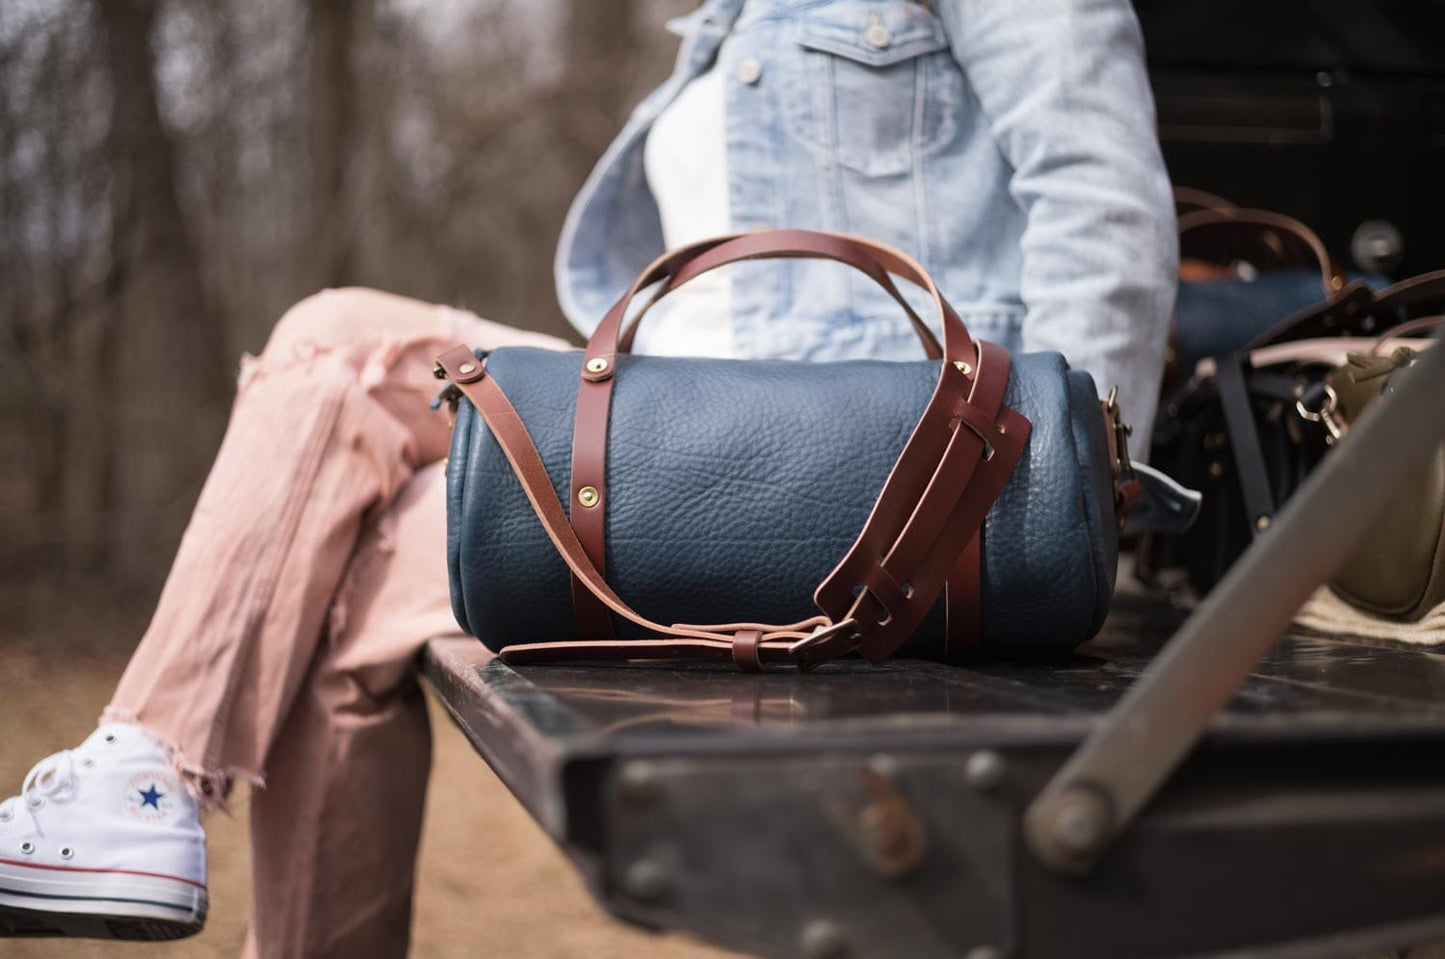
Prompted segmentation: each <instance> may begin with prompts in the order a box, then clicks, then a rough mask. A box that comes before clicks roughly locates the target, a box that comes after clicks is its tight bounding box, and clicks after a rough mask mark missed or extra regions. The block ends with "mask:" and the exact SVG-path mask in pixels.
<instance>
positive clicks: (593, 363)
mask: <svg viewBox="0 0 1445 959" xmlns="http://www.w3.org/2000/svg"><path fill="white" fill-rule="evenodd" d="M587 372H588V373H605V372H607V361H606V360H604V359H603V358H602V357H600V356H599V357H597V358H596V359H595V360H588V361H587Z"/></svg>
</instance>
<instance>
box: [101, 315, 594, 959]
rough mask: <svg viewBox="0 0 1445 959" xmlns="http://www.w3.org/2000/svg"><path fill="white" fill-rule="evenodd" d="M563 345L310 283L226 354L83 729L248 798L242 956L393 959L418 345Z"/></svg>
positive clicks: (418, 754)
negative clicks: (202, 462) (160, 550)
mask: <svg viewBox="0 0 1445 959" xmlns="http://www.w3.org/2000/svg"><path fill="white" fill-rule="evenodd" d="M459 342H466V343H468V344H470V345H471V346H473V347H480V348H486V349H490V348H495V347H498V346H510V345H534V346H543V347H551V348H565V347H566V346H567V344H566V343H564V342H562V341H561V340H558V339H554V338H552V337H548V336H542V335H540V334H535V333H527V332H523V331H520V330H514V329H511V328H510V327H505V326H501V325H499V324H496V323H490V322H488V321H486V320H482V319H479V318H478V317H476V316H474V315H472V314H470V313H465V312H463V311H460V310H454V309H450V308H448V307H439V306H430V305H426V304H422V303H418V302H416V301H413V300H407V299H403V298H401V297H397V296H392V295H389V294H385V293H378V292H375V291H371V290H355V289H346V290H327V291H325V292H323V293H320V294H318V295H316V296H313V297H310V298H309V299H306V300H304V301H302V302H301V303H299V304H297V305H296V306H295V307H294V308H292V309H291V310H290V311H289V312H288V313H287V314H286V315H285V316H284V317H282V319H281V321H280V322H279V323H278V324H277V326H276V329H275V331H274V333H273V334H272V336H271V339H270V341H269V342H268V343H267V345H266V349H265V350H264V352H263V353H262V355H261V356H260V357H259V358H250V357H248V358H247V359H246V361H245V363H244V365H243V368H242V372H241V382H240V392H239V395H238V397H237V399H236V405H235V408H234V410H233V412H232V414H231V422H230V426H229V428H228V429H227V432H226V437H225V440H224V441H223V443H222V444H221V450H220V453H219V454H218V456H217V458H216V463H215V466H214V467H213V469H212V471H211V475H210V478H209V479H208V480H207V481H206V485H205V489H204V490H203V491H202V493H201V497H200V501H199V503H198V504H197V506H196V511H195V514H194V516H193V517H192V518H191V523H190V526H189V527H188V528H187V530H186V533H185V536H184V538H183V539H182V540H181V546H180V551H179V552H178V553H177V555H176V560H175V566H174V568H173V569H172V570H171V574H170V578H169V579H168V580H167V581H166V586H165V589H164V591H163V592H162V594H161V599H160V604H159V606H158V607H157V609H156V612H155V617H154V619H153V620H152V621H151V624H150V628H149V629H148V630H147V631H146V634H145V637H144V638H143V639H142V640H141V643H140V646H139V647H138V648H137V649H136V651H135V655H134V657H133V658H132V659H131V661H130V664H129V666H128V667H127V668H126V671H125V675H124V676H123V677H122V679H121V681H120V686H119V687H118V688H117V690H116V693H115V698H114V699H113V700H112V702H111V705H110V707H109V708H108V709H107V710H106V716H105V718H106V719H114V720H122V721H128V722H136V723H139V724H140V725H142V726H144V727H145V728H146V729H148V730H149V731H151V732H152V733H153V734H154V735H155V736H156V737H158V738H159V739H160V740H161V741H162V742H164V743H165V744H166V745H167V747H168V748H169V749H170V750H171V752H172V755H173V757H174V760H175V763H176V765H177V768H178V769H179V770H180V772H181V774H182V775H183V776H184V777H185V779H186V781H187V782H188V783H189V784H190V785H191V787H192V788H193V790H194V791H195V792H196V794H197V795H198V796H200V797H201V800H202V803H203V804H205V805H214V804H215V803H217V802H219V801H220V799H221V798H222V797H223V796H224V794H225V790H226V788H227V786H228V785H229V783H230V782H231V781H233V780H234V779H237V778H239V779H246V780H249V781H251V782H252V783H255V784H257V785H264V788H261V789H257V790H256V792H255V794H254V796H253V799H252V802H251V845H252V860H253V867H252V868H253V879H252V887H253V905H252V923H251V935H250V939H249V941H248V943H247V947H246V951H247V955H250V956H262V957H266V959H276V957H302V956H305V957H323V956H336V957H369V956H399V955H403V954H404V953H405V951H406V948H407V943H408V935H409V926H410V919H411V893H412V882H413V873H414V868H415V867H414V862H415V858H416V850H417V842H418V838H419V834H420V831H421V817H422V804H423V800H424V799H425V791H426V778H427V773H428V771H429V768H430V765H431V734H430V730H429V728H428V725H427V717H426V709H425V703H424V701H423V699H422V693H421V690H420V687H419V686H418V684H417V675H416V665H417V656H418V652H419V650H420V648H421V646H422V644H423V643H425V642H426V640H428V639H430V638H432V637H434V636H439V635H446V634H449V633H457V632H459V630H458V628H457V624H456V620H455V619H454V618H453V617H452V613H451V605H450V601H449V598H448V591H447V573H446V555H445V544H446V526H445V508H444V507H445V504H444V496H443V487H444V485H445V484H444V474H443V470H442V466H441V460H442V459H443V457H445V456H446V453H447V446H448V441H449V430H448V425H447V411H446V410H441V411H433V410H430V409H428V404H429V402H430V401H431V400H432V399H433V398H434V397H435V396H436V394H437V393H438V392H439V386H440V384H438V382H437V381H436V379H435V378H434V377H433V376H432V358H433V357H434V356H435V355H436V354H437V353H439V352H441V351H442V350H443V349H445V348H446V347H448V346H450V345H452V344H455V343H459Z"/></svg>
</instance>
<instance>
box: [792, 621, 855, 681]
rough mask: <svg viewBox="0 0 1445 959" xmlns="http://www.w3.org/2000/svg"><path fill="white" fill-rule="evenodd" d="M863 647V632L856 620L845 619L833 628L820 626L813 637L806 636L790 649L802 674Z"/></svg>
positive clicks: (814, 631)
mask: <svg viewBox="0 0 1445 959" xmlns="http://www.w3.org/2000/svg"><path fill="white" fill-rule="evenodd" d="M862 645H863V631H862V630H861V629H859V627H858V621H857V620H856V619H845V620H843V621H842V622H841V623H834V624H833V625H832V626H819V627H818V628H817V629H815V630H813V635H811V636H806V637H804V638H802V639H800V640H798V641H797V642H795V643H794V644H793V645H791V646H789V647H788V655H789V656H791V657H792V658H793V662H794V663H796V664H797V667H798V670H799V671H800V672H807V671H808V670H810V669H816V668H817V667H819V666H821V665H823V664H824V663H826V662H829V661H830V660H834V659H837V658H838V657H839V656H846V655H847V654H848V653H851V652H854V651H855V650H857V649H859V648H860V647H861V646H862Z"/></svg>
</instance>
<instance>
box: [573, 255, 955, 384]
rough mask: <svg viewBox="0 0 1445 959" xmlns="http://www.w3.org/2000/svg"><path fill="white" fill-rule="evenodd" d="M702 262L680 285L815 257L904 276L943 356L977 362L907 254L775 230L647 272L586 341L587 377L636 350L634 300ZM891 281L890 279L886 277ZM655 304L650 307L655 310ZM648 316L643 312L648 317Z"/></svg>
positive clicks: (932, 348)
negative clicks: (754, 265) (753, 263)
mask: <svg viewBox="0 0 1445 959" xmlns="http://www.w3.org/2000/svg"><path fill="white" fill-rule="evenodd" d="M714 251H716V253H715V255H711V256H708V257H707V258H706V259H705V260H703V261H702V264H701V265H700V267H699V268H697V269H695V270H690V271H687V272H686V273H685V274H684V277H685V278H684V279H683V280H682V281H681V282H686V279H691V278H692V277H694V276H697V275H700V274H701V273H703V272H706V271H707V270H711V269H716V268H717V267H720V266H723V265H724V264H727V263H733V262H738V261H742V260H756V259H785V258H810V259H830V260H836V261H838V262H840V263H846V264H848V265H849V266H852V267H854V268H855V269H858V270H860V271H861V272H863V273H864V274H865V275H868V276H870V277H873V278H874V279H875V280H876V279H878V276H880V275H882V274H883V273H884V272H886V273H891V274H893V275H895V276H899V277H902V278H903V279H905V280H908V281H909V282H911V283H915V284H917V285H918V286H920V287H922V288H923V289H924V290H925V291H927V292H928V294H929V297H930V298H931V299H932V301H933V304H934V307H935V309H936V311H937V314H938V317H939V320H940V322H941V324H942V327H943V334H944V340H943V347H942V356H944V357H945V358H947V359H948V360H949V361H950V362H954V363H959V362H962V363H963V364H964V365H965V367H966V368H971V367H972V366H973V364H974V361H975V356H976V347H975V345H974V343H973V340H972V338H971V337H970V336H969V334H968V329H967V327H965V326H964V324H963V320H962V319H961V318H960V317H959V315H958V313H957V312H956V311H954V309H953V308H952V307H951V306H949V305H948V304H947V303H946V302H945V301H944V299H943V295H942V294H941V293H940V292H939V290H938V287H937V285H935V284H934V282H933V279H932V278H931V277H930V276H929V275H928V272H927V271H926V270H924V269H923V267H922V266H920V265H919V264H918V263H917V262H916V261H915V260H913V259H912V258H911V257H909V256H908V255H907V254H905V253H903V252H901V251H899V250H896V249H894V248H893V247H890V246H888V245H887V244H884V243H879V242H877V241H875V240H869V239H867V238H866V237H859V236H851V235H848V234H843V233H824V232H820V231H814V230H770V231H766V232H762V233H742V234H734V235H731V236H724V237H717V238H714V239H711V240H703V241H701V242H699V243H695V244H693V245H691V246H687V247H683V248H681V249H679V250H675V251H673V252H671V253H667V254H664V255H663V256H661V257H659V258H658V259H657V260H655V261H653V263H652V264H651V265H650V266H649V267H648V268H647V269H646V270H644V271H643V272H642V274H641V275H640V276H639V277H638V278H637V280H636V281H635V282H634V283H633V284H632V286H631V287H630V288H629V289H628V291H627V292H626V293H624V294H623V295H622V298H621V299H619V300H618V301H617V303H616V304H614V305H613V307H612V309H610V310H609V311H608V312H607V315H606V316H605V317H603V319H602V322H601V323H600V324H598V326H597V329H596V330H595V331H594V332H593V334H592V336H591V338H590V339H589V340H588V342H587V353H586V356H587V361H586V363H585V364H584V370H585V372H584V376H586V377H587V378H588V379H593V380H601V379H606V378H608V377H610V376H611V375H612V371H613V369H614V366H615V359H616V355H617V353H618V352H626V351H627V349H628V348H629V347H630V345H631V332H632V331H631V330H630V331H629V335H628V336H627V337H626V338H624V337H623V335H622V320H623V317H624V316H625V315H626V312H627V308H628V306H629V304H630V303H631V302H632V300H633V299H634V298H635V297H636V296H637V295H638V293H640V292H641V291H642V290H644V289H646V288H647V287H649V286H651V285H652V284H654V283H657V282H659V281H662V280H666V281H668V283H667V284H666V285H664V287H663V288H662V289H661V290H660V291H659V293H658V294H657V296H655V297H654V298H653V302H655V301H656V300H657V299H659V298H660V297H661V296H663V295H665V294H666V293H667V292H668V290H670V289H674V288H676V283H675V282H674V279H675V277H677V276H678V275H679V274H680V273H682V272H683V271H684V270H685V268H687V267H688V265H689V264H691V263H692V262H693V261H694V260H699V259H701V258H703V257H704V256H705V255H707V254H710V253H713V252H714ZM885 280H886V277H885ZM884 288H885V290H887V291H888V292H889V293H890V295H892V296H894V297H895V299H897V300H898V301H899V302H900V303H901V304H902V305H903V306H904V309H905V311H906V312H907V313H908V314H909V315H910V317H911V318H912V319H913V320H914V324H915V328H916V329H918V330H919V331H920V339H921V340H922V341H923V343H924V348H925V351H926V352H928V353H929V354H930V355H931V356H932V357H933V358H937V357H938V356H939V353H938V343H937V340H936V339H935V338H934V337H933V336H932V333H931V331H929V330H928V327H927V325H926V324H924V323H923V321H922V320H921V319H919V318H918V317H917V316H916V314H914V312H913V310H912V309H911V308H910V307H909V306H908V305H907V301H906V300H904V299H903V297H902V295H901V294H899V293H898V292H897V289H896V288H894V287H893V285H892V283H891V282H886V283H885V284H884ZM651 305H652V304H651V303H649V304H648V306H649V307H650V306H651ZM645 312H646V311H645V310H644V313H645Z"/></svg>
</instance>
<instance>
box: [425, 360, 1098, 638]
mask: <svg viewBox="0 0 1445 959" xmlns="http://www.w3.org/2000/svg"><path fill="white" fill-rule="evenodd" d="M581 365H582V353H580V352H573V353H558V352H552V351H546V350H534V349H528V348H505V349H501V350H497V351H495V352H493V353H492V354H490V356H489V357H488V358H487V372H488V375H490V376H492V377H495V378H496V381H497V383H498V384H499V385H500V386H501V387H502V389H503V390H504V391H505V392H506V394H507V396H508V397H509V398H510V399H511V402H512V404H513V405H514V406H515V407H516V409H517V412H518V414H519V415H520V416H521V418H522V420H523V422H524V423H525V424H526V426H527V429H528V430H529V431H530V433H531V435H532V438H533V440H534V441H535V443H536V446H537V449H538V452H539V453H540V454H541V457H542V459H543V462H544V463H545V464H546V465H547V469H548V473H549V474H550V476H551V478H552V483H553V486H554V488H555V489H556V491H557V493H558V495H559V497H560V498H561V499H562V501H563V502H565V503H569V508H570V497H569V495H568V494H569V489H570V476H569V475H568V473H569V470H570V458H571V446H572V422H573V413H574V404H575V400H576V392H577V389H576V387H577V382H578V379H579V377H580V375H581ZM937 377H938V363H937V361H926V360H925V361H919V362H914V363H898V362H882V361H851V362H841V363H797V362H788V361H758V360H746V361H740V360H716V359H689V358H675V357H650V356H627V355H622V356H618V357H617V373H616V386H615V392H614V395H613V400H612V413H611V424H610V433H611V442H610V445H609V449H608V463H607V474H608V481H609V490H608V496H607V498H606V500H605V503H604V506H603V508H605V509H606V511H607V512H606V524H607V556H606V563H607V576H608V580H609V582H610V583H611V584H612V586H613V587H614V588H615V589H616V590H617V592H618V593H619V594H620V595H621V596H622V597H623V598H624V599H625V600H627V601H628V602H629V603H630V604H631V605H632V606H633V607H634V608H636V609H637V610H638V611H639V612H641V613H643V614H644V615H646V616H648V617H649V618H651V619H654V620H658V621H660V622H665V623H666V622H690V623H708V622H719V623H721V622H741V621H757V622H790V621H793V620H798V619H802V618H805V617H807V616H811V615H814V614H815V613H816V612H817V610H816V609H814V608H813V606H812V603H811V595H812V592H813V589H814V587H815V586H816V585H817V583H818V582H819V581H821V580H822V579H823V578H824V577H825V576H826V575H827V574H828V572H829V571H830V570H831V569H832V568H833V566H834V565H835V564H836V563H837V562H838V560H839V559H840V558H841V557H842V556H843V554H844V553H845V552H846V551H847V549H848V547H849V546H850V545H851V544H852V542H853V539H854V538H855V537H856V536H857V534H858V531H859V529H860V528H861V527H862V525H863V523H864V521H865V520H866V518H867V516H868V512H869V510H870V509H871V507H872V505H873V502H874V500H875V498H876V497H877V495H878V491H879V489H880V488H881V487H882V485H883V481H884V479H885V478H886V477H887V475H888V472H889V470H890V468H891V467H892V465H893V463H894V461H895V459H896V458H897V456H898V454H899V451H900V450H901V449H902V447H903V444H904V443H905V442H906V441H907V439H908V436H909V434H910V432H911V431H912V429H913V427H914V425H915V424H916V423H917V421H918V417H919V415H920V413H921V412H922V410H923V408H924V406H925V405H926V404H927V402H928V399H929V396H930V395H931V393H932V391H933V388H934V385H935V383H936V381H937ZM1005 403H1006V404H1007V405H1008V406H1010V407H1012V408H1013V409H1016V410H1017V411H1018V412H1019V413H1021V414H1022V415H1023V416H1025V417H1026V418H1028V419H1029V420H1030V421H1032V423H1033V432H1032V435H1031V437H1030V440H1029V443H1028V446H1027V448H1026V450H1025V453H1024V457H1023V459H1022V461H1021V462H1020V464H1019V466H1018V468H1017V469H1016V470H1015V472H1014V474H1013V477H1012V479H1011V480H1010V482H1009V484H1008V485H1007V486H1006V487H1005V489H1004V492H1003V494H1002V495H1001V496H1000V497H999V500H998V501H997V503H995V505H994V508H993V510H992V511H991V512H990V513H989V516H988V520H987V522H986V524H985V528H984V539H983V624H984V625H983V633H984V635H983V643H982V648H981V651H982V652H983V653H984V654H986V655H1015V654H1057V653H1060V652H1064V651H1067V650H1069V649H1072V648H1073V647H1074V646H1075V645H1077V644H1078V643H1080V642H1082V641H1084V640H1085V639H1087V638H1089V637H1090V636H1092V635H1093V634H1094V632H1095V631H1097V629H1098V627H1099V625H1100V624H1101V623H1102V620H1103V617H1104V615H1105V614H1106V613H1107V610H1108V606H1109V599H1110V596H1111V595H1112V591H1113V584H1114V570H1115V559H1116V550H1117V543H1116V537H1115V526H1114V519H1113V494H1112V488H1111V472H1110V468H1109V463H1108V454H1107V447H1106V443H1105V440H1104V435H1103V421H1102V418H1101V417H1100V416H1099V413H1098V401H1097V394H1096V392H1095V389H1094V384H1093V382H1092V380H1091V379H1090V378H1089V376H1088V375H1087V374H1085V373H1080V372H1070V371H1068V370H1067V367H1066V365H1065V364H1064V361H1063V358H1062V357H1060V356H1058V355H1057V354H1033V355H1026V356H1018V357H1015V358H1014V366H1013V370H1012V372H1011V374H1010V380H1009V386H1008V390H1007V392H1006V395H1005ZM447 473H448V475H447V512H448V523H447V527H448V528H447V550H448V566H449V570H450V575H451V589H452V603H453V608H454V610H455V612H456V616H457V620H458V622H459V623H460V624H461V626H462V627H463V628H464V629H466V630H467V631H468V632H470V633H472V634H473V635H475V636H478V637H479V638H480V639H482V641H483V642H484V643H486V645H487V646H488V647H490V648H492V649H500V648H501V647H503V646H506V645H513V644H524V643H532V642H545V641H557V640H568V639H589V638H595V637H589V636H585V635H581V634H580V633H579V630H578V627H577V623H576V620H575V617H574V614H573V609H572V602H571V598H570V597H571V592H570V577H569V574H568V571H567V568H566V566H565V565H564V563H563V561H562V560H561V558H560V557H559V556H558V555H557V553H556V551H555V550H554V549H553V547H552V544H551V543H550V542H549V541H548V539H547V536H546V534H545V533H544V531H543V530H542V527H541V525H540V524H539V523H538V521H537V519H536V516H535V515H534V513H533V512H532V509H531V507H530V506H529V505H528V503H527V501H526V499H525V496H524V494H523V492H522V489H521V486H520V484H519V483H518V482H517V479H516V477H515V476H514V475H513V474H512V471H511V468H510V467H509V465H508V464H507V462H506V460H505V458H504V457H503V455H502V453H501V451H500V449H499V448H498V446H497V444H496V442H495V440H493V439H492V437H491V435H490V433H489V431H488V430H487V429H486V427H485V424H483V423H482V422H481V419H480V417H478V416H477V415H476V414H475V411H474V410H473V409H472V408H471V407H470V405H469V404H467V403H463V404H462V405H461V407H460V409H459V410H458V414H457V419H456V425H455V429H454V432H453V437H452V449H451V456H450V461H449V463H448V470H447ZM614 624H615V626H616V628H617V631H618V635H619V636H623V637H637V636H638V635H639V634H638V633H637V631H636V630H635V629H634V628H633V627H632V626H631V624H629V623H625V622H621V621H618V620H616V619H615V618H614ZM943 637H944V617H943V604H942V601H940V602H939V604H938V606H937V607H936V608H935V609H934V611H933V613H932V614H930V616H929V617H928V619H927V620H925V622H924V624H923V625H922V626H921V627H920V628H919V630H918V631H917V632H916V633H915V635H914V636H913V638H912V639H910V640H909V643H908V644H907V645H906V646H905V648H904V650H903V652H905V653H907V654H912V655H920V656H930V657H937V656H941V655H942V654H943Z"/></svg>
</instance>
